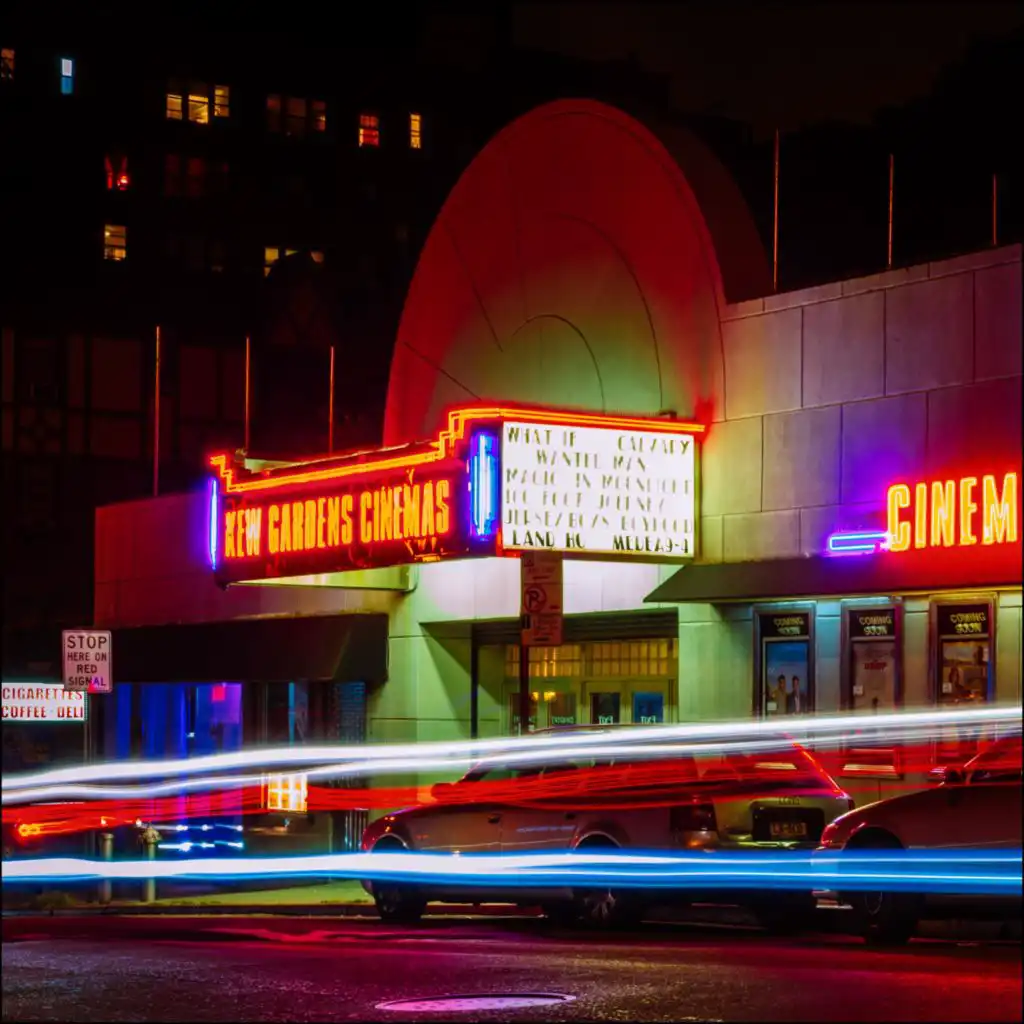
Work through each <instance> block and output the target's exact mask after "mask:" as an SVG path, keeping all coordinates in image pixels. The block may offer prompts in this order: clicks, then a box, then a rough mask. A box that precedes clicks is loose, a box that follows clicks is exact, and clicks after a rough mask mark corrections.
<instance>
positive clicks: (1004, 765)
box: [966, 736, 1021, 785]
mask: <svg viewBox="0 0 1024 1024" xmlns="http://www.w3.org/2000/svg"><path fill="white" fill-rule="evenodd" d="M966 772H967V778H968V780H969V782H970V784H972V785H973V784H975V783H978V782H1020V781H1021V737H1020V736H1010V737H1007V738H1005V739H1001V740H997V741H996V742H995V743H993V744H992V745H991V746H990V747H989V748H988V749H987V750H983V751H982V752H981V753H980V754H978V756H977V757H975V758H973V759H972V760H971V761H968V763H967V765H966Z"/></svg>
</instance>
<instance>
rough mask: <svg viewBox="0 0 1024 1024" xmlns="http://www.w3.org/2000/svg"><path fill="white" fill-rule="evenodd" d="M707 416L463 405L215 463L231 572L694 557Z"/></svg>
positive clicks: (217, 558) (217, 530)
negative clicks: (268, 455)
mask: <svg viewBox="0 0 1024 1024" xmlns="http://www.w3.org/2000/svg"><path fill="white" fill-rule="evenodd" d="M703 430H704V428H703V427H702V426H701V425H699V424H681V423H675V422H672V421H668V420H644V419H638V418H634V417H613V416H598V415H590V414H585V413H580V414H571V413H561V412H554V411H549V410H536V409H505V408H476V409H461V410H456V411H454V412H452V413H451V414H450V415H449V417H448V425H447V427H446V429H444V430H442V431H441V432H440V434H439V435H438V436H437V438H436V439H434V440H433V441H430V442H424V443H420V444H413V445H407V446H404V447H401V448H392V449H382V450H379V451H374V452H364V453H357V454H355V455H346V456H339V457H335V458H327V459H320V460H316V461H308V462H303V463H299V464H295V465H285V466H280V465H279V466H275V467H274V468H269V469H267V468H263V466H262V465H261V464H252V465H249V466H247V465H246V464H245V463H244V462H241V461H238V460H236V459H234V457H233V456H227V455H218V456H215V457H214V458H213V459H212V460H211V463H212V465H213V466H214V468H215V469H216V470H217V476H216V477H215V478H214V480H212V481H211V486H210V497H209V515H210V530H209V555H210V561H211V564H212V565H213V567H214V570H215V573H216V577H217V579H218V581H219V582H221V583H223V584H227V583H233V582H242V581H252V580H260V579H273V578H282V577H290V576H306V575H313V574H318V573H325V572H344V571H347V570H353V569H371V568H380V567H385V566H393V565H402V564H408V563H411V562H418V561H437V560H440V559H451V558H465V557H472V556H480V555H495V554H503V553H505V552H509V553H512V552H518V551H522V550H538V549H545V550H553V551H564V552H565V553H566V554H567V555H570V556H575V557H588V556H591V557H592V556H611V557H620V558H629V559H635V558H644V557H647V558H656V559H658V560H683V559H686V558H691V557H693V553H694V542H695V529H694V520H695V514H696V505H695V491H696V465H697V462H696V453H695V450H694V449H695V438H696V436H698V435H700V434H701V433H702V432H703Z"/></svg>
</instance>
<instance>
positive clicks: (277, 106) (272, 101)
mask: <svg viewBox="0 0 1024 1024" xmlns="http://www.w3.org/2000/svg"><path fill="white" fill-rule="evenodd" d="M267 130H268V131H271V132H279V131H280V130H281V97H280V96H278V95H276V94H272V95H270V96H268V97H267Z"/></svg>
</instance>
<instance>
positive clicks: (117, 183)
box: [103, 156, 131, 192]
mask: <svg viewBox="0 0 1024 1024" xmlns="http://www.w3.org/2000/svg"><path fill="white" fill-rule="evenodd" d="M103 169H104V170H105V171H106V174H107V191H108V192H127V191H128V186H129V185H130V184H131V178H130V177H129V176H128V158H127V157H124V156H105V157H104V158H103Z"/></svg>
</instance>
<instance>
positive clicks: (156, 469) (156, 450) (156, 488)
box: [153, 324, 160, 498]
mask: <svg viewBox="0 0 1024 1024" xmlns="http://www.w3.org/2000/svg"><path fill="white" fill-rule="evenodd" d="M153 378H154V379H153V497H154V498H155V497H157V495H159V493H160V326H159V324H158V325H157V328H156V365H155V367H154V373H153Z"/></svg>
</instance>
